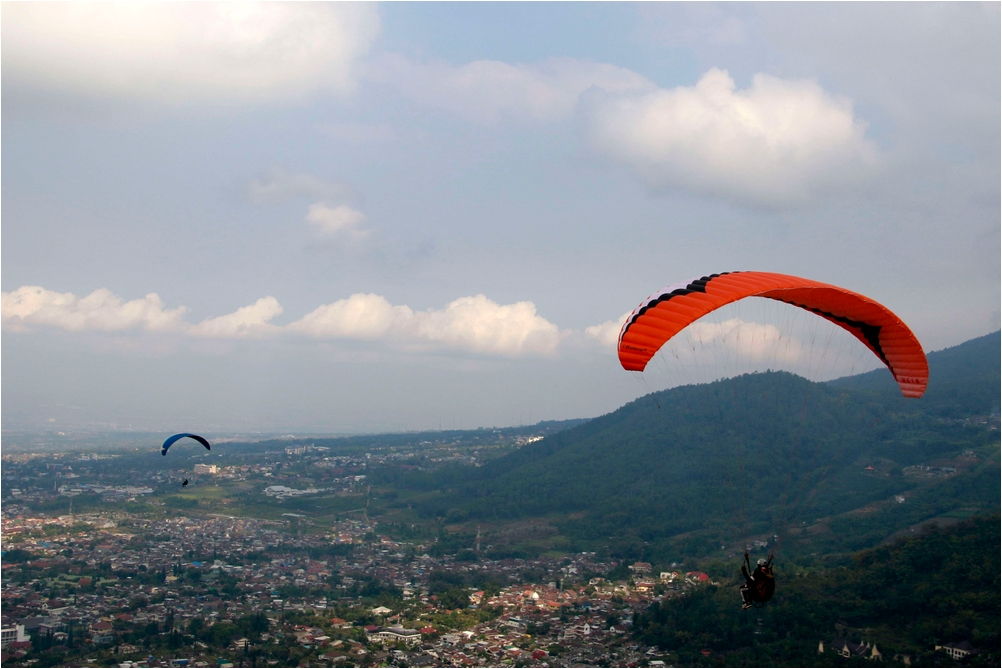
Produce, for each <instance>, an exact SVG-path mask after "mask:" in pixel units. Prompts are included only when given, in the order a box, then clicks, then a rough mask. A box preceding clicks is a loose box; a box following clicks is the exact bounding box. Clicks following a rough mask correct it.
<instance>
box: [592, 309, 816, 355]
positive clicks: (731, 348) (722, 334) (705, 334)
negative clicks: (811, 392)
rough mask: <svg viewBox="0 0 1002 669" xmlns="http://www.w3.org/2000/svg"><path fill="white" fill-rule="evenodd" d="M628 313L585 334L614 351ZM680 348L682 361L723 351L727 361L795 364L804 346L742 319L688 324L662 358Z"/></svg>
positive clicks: (769, 327) (765, 325) (767, 326)
mask: <svg viewBox="0 0 1002 669" xmlns="http://www.w3.org/2000/svg"><path fill="white" fill-rule="evenodd" d="M629 316H630V314H629V313H625V314H623V315H622V316H620V317H619V318H618V319H617V320H613V321H606V322H604V323H600V324H598V325H592V326H590V327H587V328H585V334H586V335H588V336H589V337H591V338H592V339H593V340H594V341H596V342H598V343H599V344H601V345H602V346H604V347H610V348H615V346H616V344H617V343H618V341H619V333H620V330H621V329H622V327H623V323H625V322H626V319H627V318H629ZM676 347H677V348H678V349H679V350H678V351H676V355H675V356H674V357H677V354H678V352H679V351H681V354H682V355H683V356H684V357H685V358H687V359H688V358H693V359H702V360H706V361H711V360H716V359H718V358H719V357H720V355H721V352H722V351H726V355H727V356H728V358H734V359H740V360H743V361H746V362H761V361H770V362H771V361H776V362H782V363H787V364H788V363H795V362H798V361H800V360H802V359H803V357H804V355H805V350H804V347H803V345H801V343H800V342H799V341H798V340H797V339H796V338H795V337H792V336H790V334H788V333H784V332H783V331H782V330H780V329H779V328H778V327H776V326H775V325H772V324H770V323H758V322H755V321H749V320H744V319H742V318H728V319H726V320H723V321H703V320H698V321H696V322H694V323H690V324H689V325H687V326H686V327H685V328H684V329H683V330H682V331H681V332H679V333H678V334H677V335H675V337H673V338H672V339H670V340H669V341H668V342H666V343H665V345H664V349H662V350H663V351H665V352H664V353H663V354H662V355H671V353H669V351H670V350H674V349H676Z"/></svg>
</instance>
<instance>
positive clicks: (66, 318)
mask: <svg viewBox="0 0 1002 669" xmlns="http://www.w3.org/2000/svg"><path fill="white" fill-rule="evenodd" d="M185 311H186V309H185V307H177V308H176V309H165V308H164V304H163V300H161V299H160V296H159V295H157V294H156V293H149V294H147V295H146V296H145V297H143V298H142V299H138V300H130V301H128V302H126V301H124V300H122V298H120V297H118V296H116V295H114V294H113V293H112V292H111V291H109V290H106V289H104V288H101V289H99V290H95V291H94V292H92V293H90V294H89V295H86V296H84V297H77V296H76V295H74V294H73V293H57V292H55V291H51V290H46V289H45V288H42V287H41V286H21V287H20V288H18V289H17V290H14V291H11V292H5V293H3V304H2V314H3V323H4V325H5V326H6V327H8V328H11V329H13V330H23V329H26V328H27V327H29V326H32V325H43V326H49V327H56V328H61V329H63V330H71V331H82V330H99V331H104V332H112V331H118V330H150V331H167V330H178V329H180V328H182V327H183V321H182V316H183V315H184V313H185Z"/></svg>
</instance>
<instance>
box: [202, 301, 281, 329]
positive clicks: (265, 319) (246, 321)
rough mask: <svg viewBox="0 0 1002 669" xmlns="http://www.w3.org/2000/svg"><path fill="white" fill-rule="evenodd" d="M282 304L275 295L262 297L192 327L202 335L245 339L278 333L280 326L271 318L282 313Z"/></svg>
mask: <svg viewBox="0 0 1002 669" xmlns="http://www.w3.org/2000/svg"><path fill="white" fill-rule="evenodd" d="M282 311H283V310H282V305H281V304H279V303H278V300H276V299H275V298H274V297H270V296H269V297H262V298H261V299H259V300H257V301H256V302H254V304H250V305H247V306H246V307H240V308H239V309H237V310H236V311H234V312H233V313H229V314H225V315H223V316H216V317H215V318H209V319H206V320H204V321H202V322H201V323H199V324H198V325H194V326H192V327H191V330H190V332H191V333H192V334H194V335H197V336H200V337H214V338H219V339H244V338H252V337H264V336H268V335H274V334H277V333H278V332H279V331H280V328H279V327H278V326H275V325H272V324H271V322H270V321H271V320H272V319H273V318H275V317H276V316H278V315H280V314H281V313H282Z"/></svg>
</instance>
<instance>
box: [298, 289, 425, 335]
mask: <svg viewBox="0 0 1002 669" xmlns="http://www.w3.org/2000/svg"><path fill="white" fill-rule="evenodd" d="M413 319H414V312H413V311H412V310H411V309H410V307H406V306H394V305H392V304H390V302H389V300H387V299H386V298H385V297H383V296H381V295H373V294H371V293H356V294H354V295H352V296H351V297H348V298H346V299H343V300H338V301H337V302H333V303H331V304H325V305H322V306H319V307H317V308H316V309H314V310H313V311H311V312H310V313H308V314H306V315H305V316H303V317H302V318H301V319H299V320H298V321H296V322H294V323H291V324H290V325H289V329H290V330H292V331H295V332H302V333H304V334H307V335H310V336H312V337H317V338H329V337H333V338H341V337H343V338H347V339H381V338H384V337H387V336H388V335H390V334H392V333H394V332H397V333H401V334H402V333H403V332H404V331H406V330H407V329H409V327H410V323H411V322H412V321H413Z"/></svg>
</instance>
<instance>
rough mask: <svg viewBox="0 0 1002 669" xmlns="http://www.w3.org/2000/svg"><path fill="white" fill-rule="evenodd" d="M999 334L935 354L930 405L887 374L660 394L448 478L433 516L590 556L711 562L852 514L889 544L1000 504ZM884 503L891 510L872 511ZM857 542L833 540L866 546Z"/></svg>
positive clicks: (763, 376)
mask: <svg viewBox="0 0 1002 669" xmlns="http://www.w3.org/2000/svg"><path fill="white" fill-rule="evenodd" d="M998 340H999V333H992V334H990V335H987V336H986V337H981V338H978V339H975V340H972V341H971V342H965V344H961V345H960V346H957V347H953V348H951V349H945V350H944V351H940V352H936V353H932V354H930V356H929V360H930V367H931V378H932V379H933V382H932V383H931V384H930V401H929V402H926V401H925V399H924V398H923V399H921V400H914V399H905V398H902V397H900V395H898V394H897V392H896V389H895V388H894V387H893V381H892V380H891V379H890V375H889V374H888V373H887V372H886V370H877V371H879V372H882V373H883V374H884V376H885V377H886V378H885V379H884V380H879V379H878V380H874V378H875V377H874V378H871V377H870V374H873V373H868V374H865V375H861V376H863V377H866V378H864V379H854V378H850V379H840V380H837V381H835V382H827V383H815V382H811V381H807V380H806V379H802V378H800V377H797V376H795V375H793V374H789V373H785V372H764V373H757V374H746V375H742V376H738V377H734V378H731V379H725V380H721V381H716V382H713V383H708V384H702V385H697V386H686V387H683V388H673V389H669V390H664V391H659V392H656V393H652V394H650V395H646V396H644V397H641V398H638V399H636V400H634V401H632V402H629V403H627V404H625V405H624V406H622V407H620V408H619V409H617V410H615V411H613V412H610V413H609V414H605V415H603V416H599V417H597V418H594V419H592V420H590V421H587V422H585V423H583V424H580V425H577V426H574V427H571V428H569V429H567V430H565V431H562V432H559V433H557V434H554V435H551V436H548V437H546V438H545V439H543V440H541V441H539V442H537V443H535V444H531V445H529V446H526V447H524V448H521V449H519V450H517V451H515V452H513V453H511V454H508V455H506V456H504V457H501V458H498V459H497V460H494V461H491V462H489V463H487V464H486V465H485V466H484V467H482V468H480V469H479V470H478V471H476V472H475V473H473V474H467V475H466V476H465V478H464V480H462V481H451V482H445V483H443V487H444V490H443V491H442V492H441V493H440V494H438V495H436V496H432V497H430V498H429V499H426V500H425V501H424V502H423V505H424V508H423V510H424V511H425V512H426V513H430V514H433V515H437V516H440V517H448V518H449V519H450V520H451V521H452V522H454V523H491V522H494V523H504V522H508V521H515V520H520V519H526V518H544V517H545V518H549V519H550V521H551V523H552V524H553V525H555V526H556V527H557V528H559V532H560V534H561V535H563V536H564V537H565V538H569V544H568V545H570V546H572V547H575V548H594V547H596V546H597V547H606V548H609V549H610V550H623V547H629V549H630V550H632V551H633V552H640V553H642V554H644V553H646V554H648V555H654V554H658V555H670V554H677V553H681V552H683V551H688V552H690V553H702V554H709V553H712V552H713V551H714V550H717V549H719V546H720V545H722V544H725V543H728V542H732V541H733V540H734V537H750V536H755V535H762V536H770V535H773V534H776V535H784V536H789V537H796V536H798V535H799V536H800V537H802V538H803V537H805V536H809V533H807V532H806V531H805V530H802V529H801V528H803V527H813V526H816V525H818V522H819V519H828V520H827V521H825V523H826V527H827V529H826V530H823V531H822V530H818V532H817V533H816V534H820V535H831V534H837V533H838V531H839V529H838V528H839V522H841V526H842V527H845V526H846V525H847V523H848V521H847V520H845V514H851V513H855V514H857V516H858V518H857V519H856V522H858V523H871V524H872V523H874V522H875V521H874V520H873V519H874V518H878V517H879V518H880V519H881V521H880V522H879V523H876V525H877V526H878V527H876V528H875V529H874V530H872V531H867V532H864V533H863V534H864V535H865V536H866V540H867V541H871V540H872V541H879V539H880V538H881V537H879V536H877V535H879V534H880V532H882V531H886V533H887V534H890V533H892V532H896V531H900V530H901V529H902V528H903V527H907V526H908V525H910V524H912V523H915V522H921V521H923V520H927V519H928V518H931V517H937V516H941V515H943V514H947V513H962V514H964V513H966V514H970V513H976V512H978V511H980V510H986V509H990V508H991V507H992V504H993V502H992V500H991V499H990V498H991V497H992V495H993V494H994V498H995V500H997V491H998V479H997V473H995V474H994V476H995V478H994V482H993V479H992V476H993V472H997V468H998V449H997V442H998V433H997V430H995V431H993V430H992V426H991V425H988V424H980V423H977V422H974V419H975V418H978V417H984V416H987V415H990V414H991V413H992V411H993V408H992V407H993V406H994V407H997V404H998V394H997V393H998V379H999V362H998V345H997V342H998ZM938 378H939V379H942V381H941V382H938V385H939V388H938V389H937V386H936V384H937V381H936V379H938ZM885 381H886V383H885ZM961 391H962V392H961ZM957 393H960V395H959V396H958V395H957ZM994 411H995V414H994V415H995V421H996V423H997V410H994ZM986 420H988V421H989V422H990V419H986ZM964 453H969V454H970V456H971V457H969V458H968V459H967V460H964V459H963V458H962V457H961V456H962V454H964ZM940 461H943V462H949V463H951V464H945V465H942V467H941V468H940V469H941V470H942V472H945V473H943V475H942V476H940V475H939V472H940V469H925V470H923V469H922V468H923V467H937V466H939V465H935V464H930V463H937V462H940ZM923 471H925V472H934V473H936V475H935V476H933V475H930V478H928V479H926V478H922V477H921V476H919V475H918V474H917V473H918V472H923ZM947 473H948V474H949V475H946V474H947ZM958 481H961V483H960V484H958ZM897 498H904V499H906V500H909V503H908V504H905V503H899V504H897V506H895V503H894V502H893V500H895V499H897ZM889 500H890V502H889ZM996 505H997V504H996ZM869 507H874V508H878V509H880V511H879V512H874V513H870V514H869V515H867V513H865V512H861V511H860V509H867V508H869ZM885 507H886V508H885ZM840 518H841V519H842V520H841V521H839V522H835V528H834V529H833V528H832V526H831V525H832V522H833V521H832V519H840ZM830 538H831V537H829V539H830ZM808 543H812V542H808ZM830 543H831V542H830ZM843 543H845V545H840V544H839V542H838V541H834V543H832V547H834V548H837V549H838V550H855V549H858V548H861V547H865V546H860V545H856V544H858V543H859V542H854V543H853V542H848V543H846V542H843ZM813 544H814V545H815V546H814V547H816V546H817V544H818V542H817V541H813ZM617 547H618V548H617ZM809 548H811V547H810V546H805V550H807V549H809Z"/></svg>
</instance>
